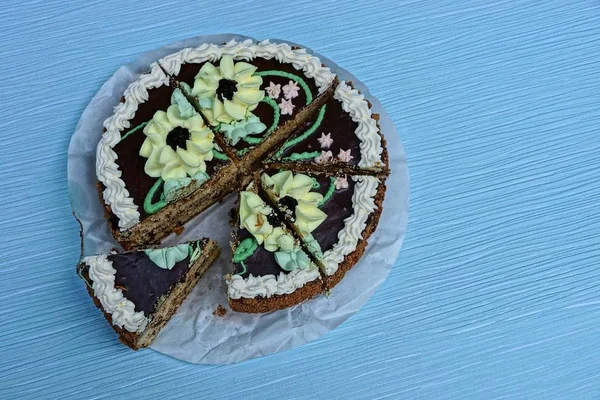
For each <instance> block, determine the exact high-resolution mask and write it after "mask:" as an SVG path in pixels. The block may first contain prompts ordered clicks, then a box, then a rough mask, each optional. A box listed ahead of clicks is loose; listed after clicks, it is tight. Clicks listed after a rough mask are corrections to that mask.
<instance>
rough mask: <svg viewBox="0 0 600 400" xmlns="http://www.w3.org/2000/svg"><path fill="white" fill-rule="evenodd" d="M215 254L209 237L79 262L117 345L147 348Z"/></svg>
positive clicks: (85, 279)
mask: <svg viewBox="0 0 600 400" xmlns="http://www.w3.org/2000/svg"><path fill="white" fill-rule="evenodd" d="M218 255H219V249H218V247H217V245H216V243H215V242H213V241H212V240H209V239H200V240H197V241H193V242H189V243H183V244H180V245H177V246H171V247H165V248H161V249H146V250H137V251H129V252H124V253H115V254H101V255H94V256H88V257H85V258H83V260H82V261H81V263H80V264H79V265H78V266H77V271H78V273H79V276H80V277H81V278H82V279H83V280H84V282H85V283H86V285H87V290H88V293H89V295H90V296H91V297H92V299H93V300H94V303H95V304H96V306H97V307H98V308H99V309H100V310H102V312H103V313H104V316H105V317H106V320H107V321H108V322H109V323H110V324H111V326H112V327H113V329H114V330H115V331H116V332H117V334H118V335H119V338H120V340H121V342H123V343H124V344H126V345H127V346H129V347H130V348H132V349H134V350H137V349H140V348H142V347H147V346H148V345H149V344H150V343H151V342H152V340H153V339H154V337H156V335H157V334H158V333H159V332H160V330H161V329H162V327H163V326H165V325H166V323H167V322H168V321H169V319H170V318H171V316H172V315H173V314H174V313H175V312H176V311H177V308H178V307H179V305H180V304H181V303H182V301H183V300H184V299H185V297H186V296H187V295H188V294H189V293H190V292H191V290H192V289H193V288H194V286H195V285H196V283H197V282H198V280H199V279H200V278H201V277H202V275H203V274H204V272H205V271H206V270H207V269H208V267H209V266H210V265H211V264H212V263H213V261H214V260H215V259H216V258H217V256H218Z"/></svg>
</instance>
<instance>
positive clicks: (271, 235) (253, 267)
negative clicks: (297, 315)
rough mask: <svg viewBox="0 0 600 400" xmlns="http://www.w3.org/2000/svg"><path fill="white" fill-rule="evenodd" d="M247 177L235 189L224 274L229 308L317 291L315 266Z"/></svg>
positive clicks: (277, 303) (273, 305)
mask: <svg viewBox="0 0 600 400" xmlns="http://www.w3.org/2000/svg"><path fill="white" fill-rule="evenodd" d="M257 190H258V185H257V184H255V183H254V182H251V183H250V184H249V185H248V187H247V188H246V190H244V191H242V192H240V194H239V212H238V213H237V214H238V215H237V228H236V230H235V231H234V234H233V242H232V250H233V268H234V270H233V273H232V274H231V275H227V276H226V277H225V279H226V282H227V292H228V295H229V304H230V306H231V308H232V309H233V310H235V311H241V312H247V313H262V312H268V311H274V310H278V309H282V308H286V307H290V306H293V305H295V304H298V303H301V302H303V301H305V300H307V299H310V298H311V297H313V296H315V295H317V294H318V293H320V292H321V291H322V288H323V284H322V281H321V278H320V273H319V268H318V266H317V265H316V264H315V263H314V262H313V261H312V260H311V259H310V258H309V256H308V255H307V254H306V253H305V252H304V251H303V250H302V248H301V246H300V241H299V240H297V239H295V238H294V236H293V234H292V232H290V230H289V229H288V228H287V227H286V226H285V224H284V223H283V221H281V220H280V219H279V218H278V216H277V214H276V213H275V212H274V211H273V209H272V208H271V207H269V206H268V205H267V204H266V203H265V202H264V201H263V199H262V198H261V197H260V196H259V195H258V193H257Z"/></svg>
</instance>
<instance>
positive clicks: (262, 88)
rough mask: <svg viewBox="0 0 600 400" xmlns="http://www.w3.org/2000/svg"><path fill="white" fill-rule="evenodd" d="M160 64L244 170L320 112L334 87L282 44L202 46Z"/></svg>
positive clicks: (304, 56)
mask: <svg viewBox="0 0 600 400" xmlns="http://www.w3.org/2000/svg"><path fill="white" fill-rule="evenodd" d="M159 63H160V64H161V66H162V67H163V68H164V69H165V71H167V73H169V74H171V75H172V76H173V78H174V79H175V81H177V82H178V84H179V85H180V86H181V87H182V89H184V91H185V92H186V93H187V94H188V95H189V96H190V98H191V100H192V101H193V102H194V104H195V105H196V106H197V108H198V109H199V110H201V112H202V114H203V115H204V117H205V118H206V121H207V123H208V124H209V125H211V126H212V127H213V129H214V130H215V131H216V132H217V133H218V134H219V135H222V136H223V138H224V140H225V141H226V142H227V144H228V145H230V146H231V147H232V148H233V149H234V151H235V153H236V154H237V155H238V156H239V157H243V156H244V155H246V157H243V160H244V165H246V166H250V165H252V164H253V163H255V162H256V161H259V160H260V161H262V160H261V158H262V157H263V156H264V155H266V154H267V153H269V152H270V151H271V150H272V149H273V148H274V147H276V146H279V145H280V144H282V143H283V141H284V140H286V139H287V138H288V137H289V136H290V135H291V134H292V133H294V132H295V131H297V128H298V127H299V126H301V125H302V124H304V123H305V122H306V121H308V120H309V119H310V118H311V117H313V116H315V115H317V114H323V113H324V111H325V110H324V109H321V106H323V104H325V103H326V102H327V101H328V100H329V99H330V98H331V97H332V95H333V92H334V90H335V87H336V86H337V78H336V76H335V75H334V74H333V73H331V71H330V70H329V68H327V67H325V66H323V65H322V63H321V61H320V60H319V59H318V58H317V57H315V56H312V55H310V54H308V53H307V51H306V50H305V49H302V48H296V47H291V46H289V45H288V44H285V43H280V44H277V43H271V42H269V41H263V42H260V43H254V42H253V41H252V40H246V41H243V42H236V41H233V40H232V41H230V42H228V43H226V44H223V45H214V44H203V45H202V46H199V47H197V48H187V49H183V50H181V51H180V52H178V53H175V54H172V55H169V56H167V57H165V58H163V59H161V60H160V61H159ZM320 109H321V111H320Z"/></svg>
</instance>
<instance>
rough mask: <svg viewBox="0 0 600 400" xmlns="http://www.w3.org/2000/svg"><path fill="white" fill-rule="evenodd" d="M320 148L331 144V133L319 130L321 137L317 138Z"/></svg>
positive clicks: (326, 147) (325, 147) (328, 146)
mask: <svg viewBox="0 0 600 400" xmlns="http://www.w3.org/2000/svg"><path fill="white" fill-rule="evenodd" d="M317 140H318V141H319V144H320V145H321V148H322V149H328V148H330V147H331V145H332V144H333V139H332V138H331V133H328V134H327V135H326V134H325V133H323V132H321V137H320V138H318V139H317Z"/></svg>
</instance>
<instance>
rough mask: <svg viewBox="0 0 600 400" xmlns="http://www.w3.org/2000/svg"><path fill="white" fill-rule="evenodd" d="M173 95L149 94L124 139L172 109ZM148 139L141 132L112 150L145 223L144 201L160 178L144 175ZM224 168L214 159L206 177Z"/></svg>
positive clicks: (159, 90)
mask: <svg viewBox="0 0 600 400" xmlns="http://www.w3.org/2000/svg"><path fill="white" fill-rule="evenodd" d="M172 93H173V88H172V87H169V86H161V87H159V88H157V89H150V90H148V101H146V102H144V103H141V104H140V105H139V107H138V110H137V111H136V113H135V115H134V117H133V118H132V119H131V120H130V128H129V129H127V130H124V131H123V132H121V137H124V136H125V135H126V134H127V132H129V131H130V130H131V129H133V128H135V127H137V126H138V125H140V124H142V123H144V122H148V121H150V120H151V119H152V117H153V116H154V113H155V112H156V111H159V110H162V111H167V108H169V106H170V105H171V94H172ZM145 139H146V135H144V132H143V131H142V130H141V129H140V130H138V131H136V132H134V133H132V134H131V135H129V136H128V137H126V138H125V139H124V140H122V141H121V142H119V143H117V145H116V146H115V147H114V148H113V150H114V151H115V153H116V154H117V164H119V170H120V171H121V173H122V175H121V179H122V180H123V182H125V187H126V188H127V191H128V192H129V196H130V197H131V198H133V202H134V203H135V204H136V205H137V206H138V212H139V213H140V220H143V219H144V218H146V217H147V216H148V213H146V211H144V206H143V204H144V199H145V198H146V195H147V194H148V192H149V191H150V188H151V187H152V185H154V184H155V183H156V181H157V178H152V177H150V176H148V175H146V173H145V172H144V164H146V160H147V158H145V157H142V156H140V155H139V151H140V148H141V147H142V143H143V142H144V140H145ZM225 164H227V162H226V161H221V160H217V159H216V158H213V159H212V160H211V161H209V162H207V163H206V173H207V174H208V175H213V173H214V172H215V171H216V170H218V169H220V168H221V167H223V166H224V165H225ZM160 193H161V191H160V190H159V191H157V193H156V195H155V196H154V199H153V202H156V201H158V200H160Z"/></svg>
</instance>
